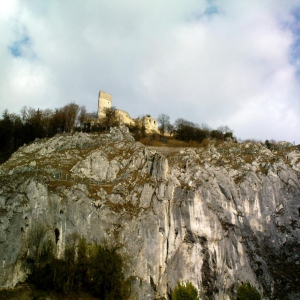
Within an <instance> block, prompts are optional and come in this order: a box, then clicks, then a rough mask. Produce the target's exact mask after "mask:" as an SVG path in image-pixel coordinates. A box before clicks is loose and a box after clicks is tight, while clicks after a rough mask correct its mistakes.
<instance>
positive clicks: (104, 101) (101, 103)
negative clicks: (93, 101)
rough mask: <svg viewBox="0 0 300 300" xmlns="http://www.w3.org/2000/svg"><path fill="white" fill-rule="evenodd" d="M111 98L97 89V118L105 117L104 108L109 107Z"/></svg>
mask: <svg viewBox="0 0 300 300" xmlns="http://www.w3.org/2000/svg"><path fill="white" fill-rule="evenodd" d="M111 98H112V96H111V95H110V94H108V93H105V92H103V91H99V98H98V118H103V117H105V110H106V109H107V108H111Z"/></svg>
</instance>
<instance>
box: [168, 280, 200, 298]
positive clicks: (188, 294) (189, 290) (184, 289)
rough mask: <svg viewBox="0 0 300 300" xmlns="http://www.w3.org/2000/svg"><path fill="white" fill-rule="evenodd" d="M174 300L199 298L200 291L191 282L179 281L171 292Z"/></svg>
mask: <svg viewBox="0 0 300 300" xmlns="http://www.w3.org/2000/svg"><path fill="white" fill-rule="evenodd" d="M171 299H172V300H199V297H198V291H197V289H196V288H195V286H194V285H193V284H192V283H191V282H190V281H186V282H182V283H180V282H178V283H177V285H176V286H175V288H174V290H173V291H172V294H171Z"/></svg>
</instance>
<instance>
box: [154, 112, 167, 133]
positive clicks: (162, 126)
mask: <svg viewBox="0 0 300 300" xmlns="http://www.w3.org/2000/svg"><path fill="white" fill-rule="evenodd" d="M157 121H158V123H159V124H160V125H159V127H158V129H159V131H160V133H161V134H162V135H164V134H165V132H166V131H167V130H168V128H169V125H170V117H169V116H168V115H166V114H161V115H159V116H158V118H157Z"/></svg>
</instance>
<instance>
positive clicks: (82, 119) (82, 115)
mask: <svg viewBox="0 0 300 300" xmlns="http://www.w3.org/2000/svg"><path fill="white" fill-rule="evenodd" d="M86 119H87V111H86V108H85V106H84V105H82V106H81V107H80V112H79V115H78V121H79V124H80V127H81V128H82V127H83V126H84V122H85V121H86Z"/></svg>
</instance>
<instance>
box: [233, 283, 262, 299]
mask: <svg viewBox="0 0 300 300" xmlns="http://www.w3.org/2000/svg"><path fill="white" fill-rule="evenodd" d="M237 300H261V296H260V294H259V292H258V291H257V290H256V288H255V287H253V286H252V285H251V284H250V283H249V282H246V283H243V284H242V285H240V286H239V287H238V293H237Z"/></svg>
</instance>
